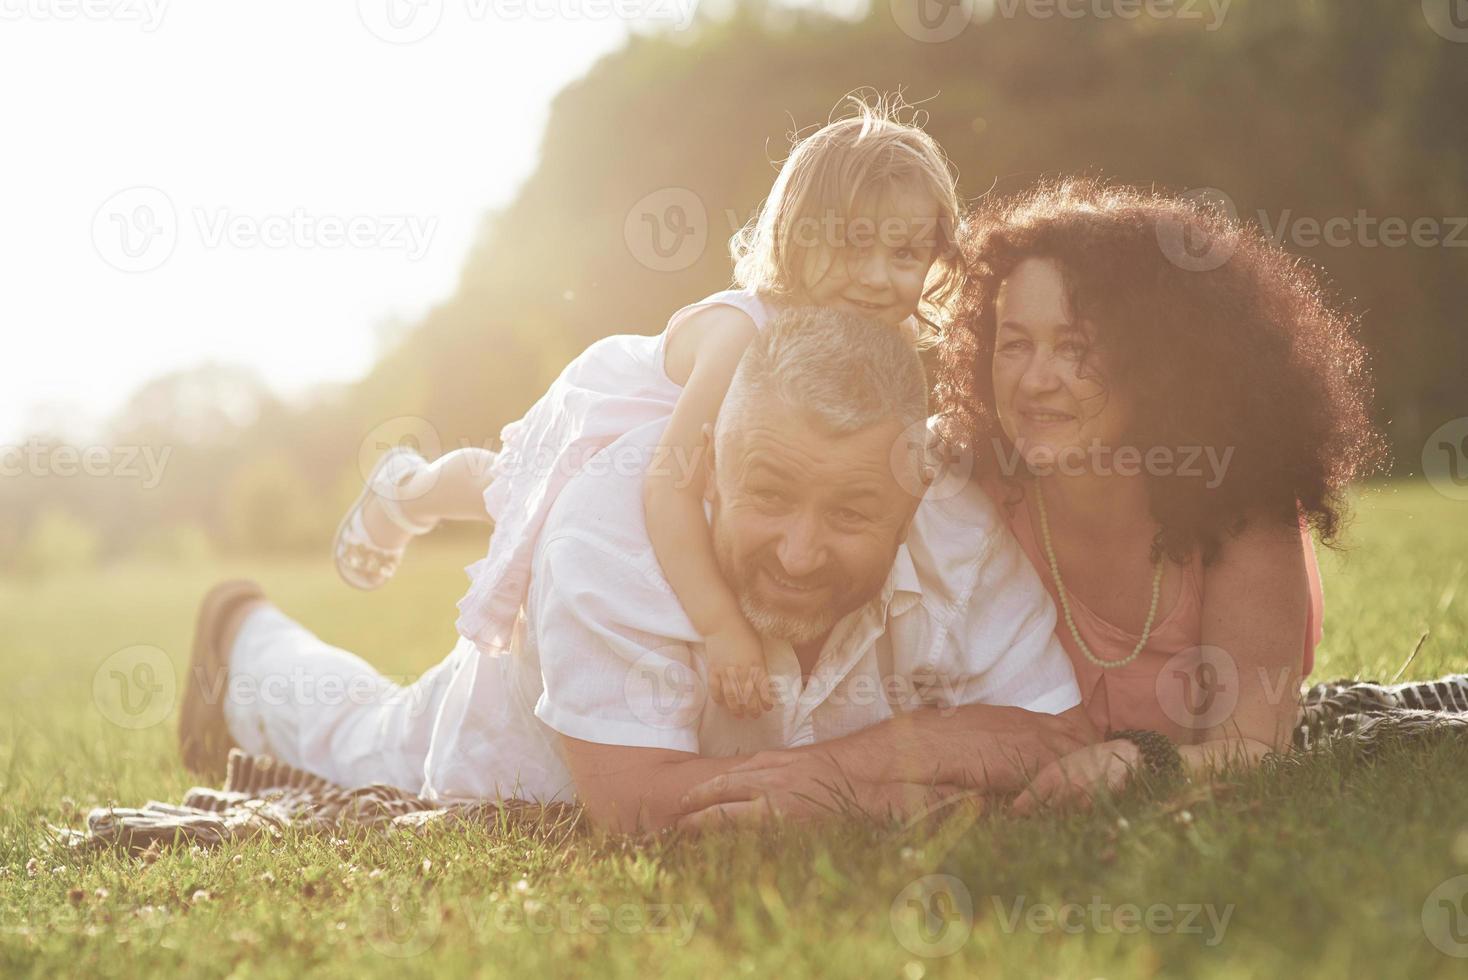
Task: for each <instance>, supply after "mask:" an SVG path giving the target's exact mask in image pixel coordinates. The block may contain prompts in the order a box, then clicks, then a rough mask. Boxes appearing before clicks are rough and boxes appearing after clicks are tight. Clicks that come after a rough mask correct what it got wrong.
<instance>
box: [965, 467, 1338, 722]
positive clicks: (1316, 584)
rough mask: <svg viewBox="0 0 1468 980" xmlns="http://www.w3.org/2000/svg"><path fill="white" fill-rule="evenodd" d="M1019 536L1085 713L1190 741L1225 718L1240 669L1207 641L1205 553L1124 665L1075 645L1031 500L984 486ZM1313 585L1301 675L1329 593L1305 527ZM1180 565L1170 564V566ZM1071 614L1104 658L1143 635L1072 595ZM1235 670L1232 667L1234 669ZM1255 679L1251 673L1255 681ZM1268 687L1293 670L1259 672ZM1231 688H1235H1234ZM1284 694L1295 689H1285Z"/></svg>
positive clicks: (1308, 666)
mask: <svg viewBox="0 0 1468 980" xmlns="http://www.w3.org/2000/svg"><path fill="white" fill-rule="evenodd" d="M986 489H988V490H989V494H990V496H991V497H993V498H994V499H995V501H996V503H998V505H999V507H1000V509H1001V510H1002V511H1003V512H1004V514H1005V517H1006V518H1007V520H1008V522H1009V527H1010V530H1012V531H1013V532H1014V536H1015V537H1016V538H1018V539H1019V543H1020V546H1021V547H1022V548H1023V549H1024V552H1025V554H1026V555H1028V556H1029V559H1030V563H1031V564H1032V565H1034V566H1035V569H1036V571H1038V572H1039V573H1040V578H1041V580H1042V581H1043V582H1044V583H1045V588H1046V590H1048V591H1049V593H1050V598H1051V599H1052V600H1054V602H1055V606H1056V613H1057V615H1058V616H1059V617H1060V619H1059V621H1058V623H1057V625H1056V635H1057V636H1059V637H1060V643H1061V645H1062V646H1063V647H1065V652H1066V653H1067V654H1069V655H1070V661H1071V665H1072V666H1074V667H1075V672H1076V683H1077V684H1078V685H1079V686H1080V689H1081V698H1082V700H1083V702H1084V704H1085V707H1086V714H1087V715H1088V716H1089V717H1090V719H1091V723H1092V724H1094V725H1095V726H1096V727H1097V729H1099V730H1100V731H1101V732H1103V733H1104V732H1106V731H1108V730H1120V729H1126V728H1146V729H1151V730H1153V731H1160V732H1162V733H1164V734H1166V735H1168V736H1170V737H1172V738H1173V739H1175V740H1190V738H1191V735H1192V733H1193V732H1194V731H1197V730H1200V729H1206V728H1212V727H1214V726H1215V725H1218V724H1223V723H1225V722H1226V721H1227V716H1228V714H1229V712H1230V711H1231V710H1232V708H1233V705H1234V704H1235V703H1236V701H1237V698H1238V693H1237V692H1238V690H1239V685H1238V680H1237V670H1238V668H1237V667H1235V666H1234V665H1233V661H1232V660H1231V659H1230V658H1229V657H1228V656H1227V654H1225V653H1224V652H1223V651H1221V650H1220V649H1219V648H1217V647H1203V646H1201V644H1202V643H1203V559H1202V556H1201V555H1195V556H1194V557H1193V559H1192V561H1190V562H1189V563H1188V564H1186V565H1185V566H1183V584H1182V589H1181V590H1180V591H1179V593H1178V596H1177V599H1176V601H1175V602H1174V603H1173V604H1172V607H1171V608H1159V609H1158V610H1157V619H1156V621H1155V622H1154V623H1153V626H1152V634H1151V636H1149V637H1148V639H1147V645H1146V647H1144V648H1143V650H1142V652H1141V654H1139V655H1138V656H1137V659H1136V660H1133V661H1132V662H1131V663H1130V664H1128V665H1126V666H1125V667H1104V668H1103V667H1098V666H1096V665H1095V664H1093V663H1091V661H1089V660H1087V659H1086V656H1085V654H1083V653H1082V652H1081V650H1080V649H1079V648H1078V647H1077V646H1076V643H1075V638H1074V637H1073V636H1071V633H1070V628H1069V627H1067V626H1066V624H1065V619H1064V615H1063V614H1062V613H1061V611H1060V596H1059V593H1058V592H1057V591H1056V587H1055V577H1054V576H1053V575H1052V574H1051V572H1050V562H1049V559H1047V558H1046V556H1045V549H1044V546H1043V544H1042V543H1041V542H1040V541H1039V540H1038V539H1037V537H1036V534H1035V525H1034V523H1033V522H1032V521H1031V519H1030V512H1029V501H1028V499H1027V498H1024V499H1021V500H1020V501H1019V503H1018V504H1009V503H1008V502H1007V499H1008V498H1007V496H1006V492H1005V489H1004V488H995V487H987V488H986ZM1300 542H1301V547H1302V548H1304V550H1305V571H1306V575H1307V578H1308V586H1307V587H1308V588H1309V591H1310V597H1309V599H1310V601H1309V603H1308V606H1309V615H1308V617H1307V619H1306V623H1305V635H1304V636H1303V637H1301V648H1302V654H1301V656H1302V661H1301V662H1302V666H1303V670H1302V672H1301V676H1302V677H1308V676H1309V674H1310V671H1311V670H1312V669H1313V668H1314V666H1315V647H1316V645H1318V644H1319V642H1320V638H1321V636H1322V633H1323V630H1322V614H1323V610H1324V599H1323V594H1322V591H1321V585H1320V567H1319V565H1318V564H1317V562H1316V560H1315V547H1314V544H1313V542H1312V541H1311V538H1310V530H1309V528H1308V527H1302V528H1301V531H1300ZM1176 567H1177V566H1175V565H1173V566H1169V571H1171V570H1172V569H1175V568H1176ZM1067 598H1068V599H1069V600H1070V610H1071V617H1072V618H1073V619H1074V620H1075V626H1076V630H1077V632H1079V633H1080V634H1081V637H1082V639H1084V640H1085V641H1086V645H1087V646H1088V647H1090V648H1091V652H1092V653H1094V654H1095V655H1096V656H1097V657H1099V658H1100V659H1102V660H1123V659H1125V658H1126V657H1127V656H1128V655H1130V654H1131V652H1132V650H1134V649H1135V648H1136V645H1137V641H1138V640H1139V639H1141V637H1140V635H1138V634H1136V633H1130V632H1127V631H1126V630H1123V629H1121V628H1120V627H1118V626H1116V625H1114V624H1112V623H1110V622H1108V621H1107V620H1104V619H1102V618H1101V617H1100V616H1098V615H1096V614H1095V613H1094V612H1092V611H1091V610H1090V609H1089V608H1088V607H1087V606H1086V604H1085V603H1083V602H1081V601H1080V600H1079V599H1077V598H1076V597H1075V595H1074V594H1070V595H1068V596H1067ZM1231 672H1232V673H1231ZM1254 680H1255V679H1253V678H1250V681H1251V683H1253V682H1254ZM1259 682H1260V683H1262V684H1263V685H1264V686H1265V687H1266V689H1269V688H1271V687H1272V686H1275V685H1284V684H1286V683H1288V675H1284V674H1281V675H1279V676H1276V677H1267V678H1260V679H1259ZM1230 691H1232V692H1233V693H1232V694H1230ZM1280 693H1281V695H1284V694H1287V693H1293V692H1284V691H1281V692H1280Z"/></svg>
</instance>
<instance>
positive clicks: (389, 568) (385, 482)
mask: <svg viewBox="0 0 1468 980" xmlns="http://www.w3.org/2000/svg"><path fill="white" fill-rule="evenodd" d="M426 465H428V461H427V460H425V459H424V458H423V457H422V456H420V455H419V454H418V453H416V452H414V451H413V450H411V449H408V448H406V447H403V446H399V447H397V448H395V449H390V450H388V451H387V452H386V453H384V454H383V456H382V458H381V459H379V460H378V461H377V465H376V466H374V467H373V468H372V473H371V474H370V475H369V476H368V477H367V485H366V486H364V487H363V488H362V492H361V494H360V495H358V497H357V500H356V502H355V503H353V504H352V506H351V508H350V509H349V510H348V511H347V513H346V516H345V517H343V518H342V522H341V524H340V525H338V526H337V529H336V541H335V542H334V543H333V545H332V552H333V554H334V555H335V558H336V571H337V574H338V575H340V576H341V577H342V581H344V582H346V583H347V584H348V585H350V586H352V587H354V588H358V589H362V590H364V591H369V592H370V591H371V590H373V589H377V588H380V587H381V586H382V585H383V584H384V583H386V582H387V580H388V579H390V578H392V576H393V573H394V572H396V571H397V570H398V563H399V562H401V561H402V559H403V552H404V551H406V550H407V549H406V546H405V547H402V548H384V547H382V546H381V545H379V544H377V543H376V542H375V541H373V540H372V536H371V535H370V534H368V533H367V526H366V524H364V523H363V521H362V505H363V504H365V503H366V502H367V498H368V496H369V495H371V496H375V497H376V498H377V499H378V501H379V502H380V503H381V504H382V512H383V513H384V514H385V515H387V519H388V520H390V521H392V522H393V523H394V524H396V525H397V526H398V527H400V528H402V529H403V530H404V531H406V532H408V533H409V534H411V535H419V534H427V533H428V532H429V531H432V530H433V529H434V528H435V527H437V526H438V522H437V521H434V522H432V523H430V524H420V523H417V522H416V521H412V520H409V519H408V516H407V515H406V514H404V513H403V509H402V507H400V506H399V505H398V499H397V487H398V484H399V483H400V482H401V481H402V479H403V477H404V476H406V475H407V474H408V473H409V472H410V471H412V470H414V469H416V468H418V467H419V466H426Z"/></svg>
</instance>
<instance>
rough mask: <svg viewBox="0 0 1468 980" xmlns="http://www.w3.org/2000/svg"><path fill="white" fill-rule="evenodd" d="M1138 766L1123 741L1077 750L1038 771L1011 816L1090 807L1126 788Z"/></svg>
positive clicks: (1131, 745)
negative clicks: (1043, 807)
mask: <svg viewBox="0 0 1468 980" xmlns="http://www.w3.org/2000/svg"><path fill="white" fill-rule="evenodd" d="M1139 765H1141V755H1140V752H1139V750H1138V749H1137V746H1136V743H1134V742H1129V741H1127V740H1125V739H1117V740H1116V741H1112V742H1101V743H1098V744H1096V745H1088V746H1086V747H1085V748H1083V749H1077V750H1076V751H1074V752H1072V753H1071V754H1070V755H1066V756H1062V757H1060V758H1059V759H1056V760H1055V761H1054V762H1052V763H1050V765H1048V766H1046V767H1045V768H1044V769H1042V770H1040V774H1039V775H1038V776H1036V777H1035V779H1034V781H1033V782H1032V783H1030V785H1029V788H1028V789H1026V790H1025V791H1024V792H1023V793H1021V794H1019V796H1018V797H1016V798H1015V801H1014V803H1013V804H1012V806H1013V809H1014V812H1015V813H1018V814H1029V813H1033V812H1034V811H1035V810H1036V809H1037V808H1038V807H1039V806H1040V804H1041V803H1054V804H1060V805H1066V804H1079V805H1080V806H1082V807H1089V806H1090V805H1091V800H1092V798H1093V797H1095V796H1096V795H1097V794H1098V793H1107V792H1110V793H1115V792H1117V791H1119V790H1120V789H1122V788H1123V787H1124V786H1126V784H1127V782H1128V781H1129V780H1130V779H1131V776H1132V771H1133V770H1135V769H1136V768H1137V767H1138V766H1139Z"/></svg>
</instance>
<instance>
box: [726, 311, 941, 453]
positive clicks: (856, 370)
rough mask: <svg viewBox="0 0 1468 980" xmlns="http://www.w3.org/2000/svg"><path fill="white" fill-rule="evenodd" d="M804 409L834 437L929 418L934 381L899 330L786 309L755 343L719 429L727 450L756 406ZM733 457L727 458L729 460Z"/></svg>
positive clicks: (836, 315)
mask: <svg viewBox="0 0 1468 980" xmlns="http://www.w3.org/2000/svg"><path fill="white" fill-rule="evenodd" d="M759 410H766V411H769V410H773V411H776V412H780V413H787V412H788V413H798V414H800V415H803V416H805V417H806V418H808V419H809V420H810V421H812V422H813V423H814V424H815V425H816V426H817V427H818V428H821V429H823V430H825V431H826V432H827V433H829V434H830V435H833V436H845V435H851V434H854V433H857V432H860V431H862V430H864V429H867V428H870V427H871V426H873V425H879V424H881V423H884V422H893V421H895V422H899V423H901V425H902V428H903V431H907V430H908V429H909V427H911V426H913V425H914V424H916V423H922V422H925V421H926V419H927V417H928V383H927V378H926V377H925V375H924V373H923V364H922V361H921V359H919V357H918V354H917V351H916V350H914V349H913V346H912V341H911V340H910V339H908V337H907V336H906V335H905V334H904V333H903V332H902V331H901V330H899V329H897V328H896V327H890V326H886V325H884V324H881V323H878V322H876V321H874V320H868V319H866V318H865V317H860V316H855V315H853V314H850V313H842V312H839V311H837V310H831V309H825V308H821V307H794V308H790V309H786V310H784V311H782V312H781V313H780V314H779V315H778V316H776V317H775V319H774V321H773V322H771V323H770V325H769V326H768V327H766V328H765V330H764V331H763V332H761V333H760V335H759V336H757V337H755V339H754V340H753V341H751V342H750V345H749V348H748V350H746V351H745V353H744V357H743V359H742V360H740V362H739V367H738V368H737V369H736V370H735V372H734V379H733V381H732V382H730V385H729V393H728V394H727V395H726V396H725V398H724V405H723V408H722V409H721V410H720V412H719V419H718V424H717V426H716V428H715V440H716V446H717V447H718V449H719V451H720V454H721V455H723V454H724V447H725V446H726V445H727V444H728V441H729V438H730V437H731V436H733V435H735V434H737V432H738V431H739V429H740V428H741V427H742V424H743V420H744V419H745V418H746V417H747V416H748V415H749V414H750V413H751V411H759ZM726 458H727V457H726Z"/></svg>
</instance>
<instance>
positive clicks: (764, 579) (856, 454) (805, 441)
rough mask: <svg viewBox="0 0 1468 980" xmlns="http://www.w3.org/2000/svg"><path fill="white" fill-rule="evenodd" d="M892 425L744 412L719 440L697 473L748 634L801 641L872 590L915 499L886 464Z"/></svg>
mask: <svg viewBox="0 0 1468 980" xmlns="http://www.w3.org/2000/svg"><path fill="white" fill-rule="evenodd" d="M901 434H902V427H901V425H899V424H898V423H897V422H895V421H894V422H889V423H884V424H881V425H876V426H872V427H870V428H868V429H866V430H864V431H862V432H858V433H856V434H854V435H848V436H830V435H827V434H825V433H823V432H821V431H820V430H818V429H817V428H814V427H813V426H812V425H811V424H810V422H809V421H807V420H806V419H805V418H803V417H802V416H800V415H799V414H798V413H790V412H783V413H777V412H771V411H762V410H754V411H751V412H750V413H749V415H748V416H746V417H745V419H744V424H743V425H742V426H741V430H740V431H738V432H736V433H734V434H733V438H731V439H729V440H728V441H727V446H726V447H725V452H726V453H727V454H728V455H729V456H730V458H727V459H726V458H723V456H718V457H716V458H715V460H714V471H713V472H712V473H711V474H710V475H709V479H708V491H707V492H708V499H709V501H710V502H711V503H712V504H713V536H714V553H715V555H716V557H717V558H718V562H719V569H720V571H721V572H722V573H723V575H724V578H725V579H726V580H727V581H728V582H729V585H730V587H731V588H733V590H734V594H735V595H736V596H737V597H738V599H739V605H740V608H741V610H742V611H743V613H744V616H745V618H746V619H748V620H749V622H750V625H751V626H753V627H754V629H755V631H756V632H758V633H760V634H761V635H763V636H769V637H772V638H775V639H784V640H787V641H789V642H790V643H792V644H794V645H796V646H801V645H804V644H808V643H812V642H814V641H816V640H819V639H821V638H822V637H824V636H825V635H826V634H827V633H828V632H829V631H830V629H831V627H832V626H834V625H835V624H836V622H837V621H838V620H839V619H840V618H841V617H842V616H845V615H846V614H847V613H849V612H851V611H852V610H853V609H856V608H857V607H858V606H860V605H862V604H863V603H865V602H867V601H868V600H870V599H872V598H873V597H875V596H876V595H877V594H878V593H879V592H880V591H881V589H882V585H883V583H884V582H885V581H886V579H887V574H888V572H889V571H890V570H891V567H892V560H893V558H894V557H895V556H896V553H897V547H898V545H899V544H901V543H902V540H903V538H904V537H906V534H907V528H908V525H909V524H910V523H911V521H912V516H913V513H914V511H916V509H917V504H918V500H917V498H916V497H914V496H913V495H912V494H911V493H909V492H908V491H907V490H905V489H904V488H903V486H902V484H901V483H900V482H899V481H898V478H897V477H898V474H897V473H896V472H894V467H893V458H894V456H893V446H894V445H895V444H896V443H897V441H898V439H899V437H900V436H901ZM898 459H899V461H900V460H901V455H900V454H899V455H898Z"/></svg>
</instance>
